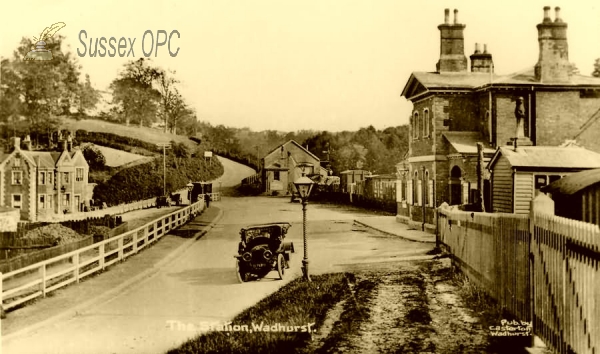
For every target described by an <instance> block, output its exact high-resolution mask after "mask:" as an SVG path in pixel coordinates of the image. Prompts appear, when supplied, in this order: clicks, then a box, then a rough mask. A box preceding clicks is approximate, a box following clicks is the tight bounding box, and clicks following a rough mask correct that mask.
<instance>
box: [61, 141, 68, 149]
mask: <svg viewBox="0 0 600 354" xmlns="http://www.w3.org/2000/svg"><path fill="white" fill-rule="evenodd" d="M62 146H63V151H69V146H68V144H67V140H66V139H63V141H62Z"/></svg>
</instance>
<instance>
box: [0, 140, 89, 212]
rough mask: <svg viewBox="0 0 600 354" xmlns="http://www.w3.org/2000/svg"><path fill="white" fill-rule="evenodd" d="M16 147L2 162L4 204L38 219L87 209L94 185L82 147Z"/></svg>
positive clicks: (0, 202) (0, 176) (0, 193)
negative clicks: (39, 149) (51, 148)
mask: <svg viewBox="0 0 600 354" xmlns="http://www.w3.org/2000/svg"><path fill="white" fill-rule="evenodd" d="M20 145H21V139H20V138H15V139H14V150H13V151H12V152H11V153H10V154H8V155H6V156H5V157H4V158H3V160H2V162H1V163H0V206H8V207H12V208H16V209H19V210H20V213H21V219H22V220H28V221H37V220H39V219H44V217H46V216H51V215H53V214H54V215H55V214H63V213H72V212H78V211H83V206H84V205H87V204H88V203H89V200H90V198H91V194H92V186H91V185H90V184H89V183H88V174H89V166H88V164H87V162H86V160H85V158H84V157H83V153H82V152H81V150H79V149H72V150H71V151H69V149H68V148H69V146H68V144H67V141H64V144H63V151H62V152H53V151H30V150H21V146H20Z"/></svg>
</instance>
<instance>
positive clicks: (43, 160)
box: [21, 150, 60, 168]
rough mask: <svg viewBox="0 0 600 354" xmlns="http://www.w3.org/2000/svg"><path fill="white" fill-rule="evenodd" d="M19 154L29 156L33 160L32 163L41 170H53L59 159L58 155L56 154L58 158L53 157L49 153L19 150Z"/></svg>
mask: <svg viewBox="0 0 600 354" xmlns="http://www.w3.org/2000/svg"><path fill="white" fill-rule="evenodd" d="M21 153H22V154H24V155H28V156H30V157H31V158H32V159H33V161H35V162H36V164H37V165H38V167H43V168H54V167H55V166H56V161H58V158H59V157H60V154H58V156H53V155H52V153H51V152H49V151H23V150H21Z"/></svg>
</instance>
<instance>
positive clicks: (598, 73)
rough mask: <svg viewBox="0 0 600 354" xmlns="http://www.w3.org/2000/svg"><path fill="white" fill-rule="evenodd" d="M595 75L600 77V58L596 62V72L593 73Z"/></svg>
mask: <svg viewBox="0 0 600 354" xmlns="http://www.w3.org/2000/svg"><path fill="white" fill-rule="evenodd" d="M592 76H594V77H600V58H598V59H596V62H595V63H594V72H593V73H592Z"/></svg>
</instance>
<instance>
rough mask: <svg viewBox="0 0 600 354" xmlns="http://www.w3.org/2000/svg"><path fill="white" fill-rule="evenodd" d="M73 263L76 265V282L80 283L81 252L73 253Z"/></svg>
mask: <svg viewBox="0 0 600 354" xmlns="http://www.w3.org/2000/svg"><path fill="white" fill-rule="evenodd" d="M73 264H74V265H75V274H74V275H75V282H76V283H79V253H75V255H73Z"/></svg>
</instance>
